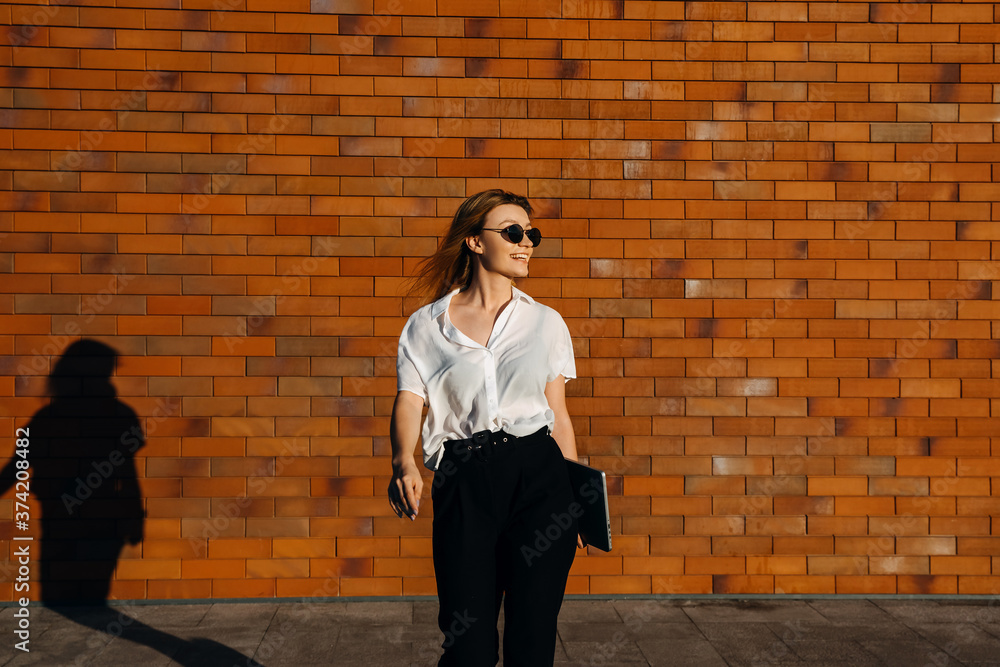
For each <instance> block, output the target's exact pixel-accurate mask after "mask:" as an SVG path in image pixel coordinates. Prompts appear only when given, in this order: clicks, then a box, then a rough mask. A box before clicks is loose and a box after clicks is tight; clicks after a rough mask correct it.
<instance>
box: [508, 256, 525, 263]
mask: <svg viewBox="0 0 1000 667" xmlns="http://www.w3.org/2000/svg"><path fill="white" fill-rule="evenodd" d="M511 257H513V258H514V259H516V260H519V261H521V260H523V261H525V262H527V261H528V256H527V255H511Z"/></svg>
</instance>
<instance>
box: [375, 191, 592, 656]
mask: <svg viewBox="0 0 1000 667" xmlns="http://www.w3.org/2000/svg"><path fill="white" fill-rule="evenodd" d="M531 212H532V210H531V205H530V204H529V203H528V200H527V199H526V198H524V197H521V196H518V195H515V194H511V193H509V192H505V191H503V190H488V191H486V192H480V193H479V194H476V195H473V196H472V197H469V198H468V199H467V200H465V202H463V203H462V205H461V206H460V207H459V209H458V211H457V212H456V213H455V216H454V218H453V219H452V222H451V227H450V228H449V230H448V233H447V234H446V236H445V238H444V239H443V240H442V242H441V245H440V247H439V248H438V250H437V252H436V253H435V254H434V255H432V256H431V257H430V258H428V259H427V260H426V261H425V263H424V265H423V269H422V272H421V274H420V280H421V281H422V283H423V284H424V285H425V286H429V287H431V288H432V289H433V290H435V294H436V300H435V301H434V302H433V303H430V304H428V305H426V306H424V307H423V308H421V309H419V310H418V311H417V312H415V313H414V314H413V315H412V316H411V317H410V319H409V321H408V322H407V323H406V325H405V326H404V327H403V332H402V335H401V336H400V339H399V352H398V357H397V362H396V371H397V387H398V392H397V394H396V400H395V403H394V405H393V410H392V422H391V425H390V439H391V441H392V480H391V481H390V483H389V502H390V503H391V505H392V507H393V510H394V511H395V512H396V514H397V516H403V515H406V516H408V517H410V519H415V518H416V516H417V512H418V510H419V503H420V496H421V492H422V490H423V483H422V481H421V479H420V473H419V470H418V468H417V465H416V463H415V462H414V457H413V450H414V447H415V445H416V443H417V440H418V438H422V441H423V458H424V465H426V466H427V467H428V468H431V469H432V470H434V471H435V473H434V482H433V488H432V491H431V497H432V500H433V503H434V526H433V548H434V572H435V576H436V579H437V588H438V599H439V601H440V612H439V614H438V625H439V626H440V628H441V630H442V632H444V634H445V641H444V644H443V646H444V649H445V652H444V655H443V656H442V658H441V661H440V663H439V664H440V665H461V666H462V667H478V666H480V665H495V664H496V663H497V660H498V659H499V636H498V633H497V627H496V626H497V618H498V616H499V613H500V604H501V602H503V604H504V641H503V650H504V664H505V665H508V667H514V666H515V665H551V664H552V662H553V658H554V652H555V638H556V617H557V616H558V614H559V607H560V606H561V604H562V598H563V593H564V591H565V588H566V577H567V575H568V573H569V568H570V566H571V565H572V563H573V557H574V555H575V545H577V544H578V543H579V544H581V545H582V542H580V541H579V538H578V536H577V527H576V518H575V516H574V515H575V512H573V511H572V510H571V507H570V506H571V505H572V504H573V493H572V490H571V488H570V484H569V478H568V475H567V471H566V464H565V461H564V457H565V458H569V459H572V460H574V461H575V460H576V441H575V439H574V436H573V425H572V422H571V421H570V417H569V413H568V412H567V410H566V389H565V383H566V381H567V380H568V379H570V378H573V377H575V376H576V365H575V362H574V359H573V348H572V341H571V339H570V335H569V330H568V329H567V328H566V325H565V323H564V322H563V320H562V318H561V317H560V316H559V314H558V313H557V312H556V311H554V310H552V309H551V308H548V307H546V306H543V305H541V304H539V303H537V302H535V301H534V300H533V299H532V298H531V297H529V296H528V295H527V294H524V293H523V292H521V291H520V290H518V289H517V288H515V287H514V286H513V281H514V279H515V278H523V277H525V276H527V275H528V262H529V260H530V259H531V255H532V252H533V250H534V247H535V246H537V245H538V244H539V242H540V241H541V233H540V232H539V231H538V230H537V229H535V228H533V227H532V224H531V218H530V215H531ZM424 405H426V406H427V417H426V420H425V421H424V424H423V430H422V431H421V428H420V419H421V410H422V408H423V406H424Z"/></svg>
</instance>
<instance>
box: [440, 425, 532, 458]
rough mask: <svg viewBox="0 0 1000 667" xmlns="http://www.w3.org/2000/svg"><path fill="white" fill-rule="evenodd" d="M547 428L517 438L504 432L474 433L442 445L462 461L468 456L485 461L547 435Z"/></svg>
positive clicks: (487, 431)
mask: <svg viewBox="0 0 1000 667" xmlns="http://www.w3.org/2000/svg"><path fill="white" fill-rule="evenodd" d="M548 430H549V429H548V427H547V426H543V427H542V428H540V429H538V430H537V431H535V432H534V433H532V434H530V435H523V436H521V437H517V436H514V435H511V434H510V433H507V432H506V431H503V430H501V431H489V430H486V431H476V432H475V433H473V434H472V437H471V438H465V439H463V440H447V441H445V443H444V446H445V450H446V451H450V452H452V453H453V454H456V455H458V456H460V457H462V460H465V461H467V460H468V459H469V456H470V454H475V455H476V457H477V458H478V459H479V460H480V461H485V460H486V459H487V458H489V456H490V455H491V454H493V452H494V451H497V450H499V449H503V448H505V447H516V446H518V445H519V444H523V443H524V442H526V441H528V440H531V439H533V438H537V437H539V436H542V435H548Z"/></svg>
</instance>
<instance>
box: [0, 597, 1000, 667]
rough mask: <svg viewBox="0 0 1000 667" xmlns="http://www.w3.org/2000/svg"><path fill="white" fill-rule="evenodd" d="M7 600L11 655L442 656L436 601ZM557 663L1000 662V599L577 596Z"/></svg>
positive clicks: (392, 660) (315, 660)
mask: <svg viewBox="0 0 1000 667" xmlns="http://www.w3.org/2000/svg"><path fill="white" fill-rule="evenodd" d="M15 611H16V610H15V608H10V607H8V608H4V609H2V610H0V637H3V638H4V641H3V645H2V646H0V664H2V665H45V666H46V667H48V666H51V665H99V666H101V667H113V666H115V665H128V666H130V667H131V666H133V665H142V666H143V667H160V666H166V665H188V666H195V665H197V666H206V667H208V666H211V667H237V666H240V667H246V666H254V665H259V666H265V667H286V666H287V667H292V666H294V667H302V666H306V665H364V666H365V667H380V666H382V665H421V666H431V665H435V664H436V663H437V657H438V655H440V648H439V646H440V643H441V640H442V639H441V637H440V635H439V633H438V629H437V626H436V619H435V617H436V614H437V603H436V602H434V601H433V600H410V601H399V600H387V601H351V602H342V601H332V602H312V603H297V602H268V601H260V602H250V603H214V604H213V603H195V604H159V605H126V606H116V607H111V608H76V609H71V610H68V611H66V612H65V613H66V615H63V614H61V613H59V612H56V611H53V610H51V609H44V608H40V607H30V608H29V611H30V620H29V623H30V625H29V630H28V632H29V633H30V643H29V644H28V645H27V647H28V648H30V649H31V651H30V653H24V652H22V651H20V650H17V649H16V648H15V646H14V645H15V643H16V642H17V641H19V639H18V638H17V637H16V635H15V633H14V631H15V630H16V629H17V627H18V625H17V624H18V619H17V618H15V616H14V614H15ZM556 664H557V665H683V666H685V667H697V666H705V667H716V666H718V667H723V666H725V665H759V666H764V665H852V666H863V665H901V666H907V667H910V666H913V667H944V666H946V665H982V666H985V665H998V664H1000V599H991V600H953V599H948V600H940V599H938V600H931V599H923V600H914V599H903V598H900V599H808V600H795V599H791V600H784V599H779V600H775V599H773V598H769V599H753V600H742V601H737V600H719V599H689V600H677V599H670V600H659V599H617V600H595V599H573V598H569V599H567V600H566V602H565V603H564V605H563V611H562V613H561V615H560V617H559V639H558V642H557V646H556Z"/></svg>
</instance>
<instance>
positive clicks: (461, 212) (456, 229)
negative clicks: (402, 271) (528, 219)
mask: <svg viewBox="0 0 1000 667" xmlns="http://www.w3.org/2000/svg"><path fill="white" fill-rule="evenodd" d="M503 204H514V205H515V206H520V207H521V208H522V209H524V212H525V213H527V214H528V215H529V216H530V215H531V212H532V209H531V204H530V203H528V198H527V197H522V196H521V195H516V194H514V193H512V192H507V191H506V190H499V189H496V190H485V191H483V192H480V193H477V194H474V195H472V196H471V197H469V198H468V199H466V200H465V201H464V202H462V205H461V206H459V207H458V210H457V211H455V215H454V217H452V219H451V226H450V227H449V228H448V232H447V233H446V234H445V235H444V238H442V239H441V243H440V245H438V249H437V251H436V252H435V253H434V254H433V255H431V256H430V257H428V258H426V259H424V260H423V261H422V262H420V264H419V265H418V266H417V273H416V275H415V276H414V279H413V285H412V288H411V289H410V294H414V293H416V294H420V295H422V296H423V295H426V294H428V293H429V294H430V295H431V296H432V299H431V300H437V299H440V298H441V297H442V296H444V295H445V294H447V293H448V292H449V291H451V290H452V289H454V288H455V287H461V288H462V289H465V288H466V287H468V286H469V283H471V282H472V251H471V250H469V247H468V246H467V245H466V244H465V239H466V238H468V237H470V236H476V235H478V234H479V233H480V232H482V231H483V225H484V224H485V222H486V216H487V215H488V214H489V212H490V211H492V210H493V209H495V208H496V207H497V206H502V205H503Z"/></svg>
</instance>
